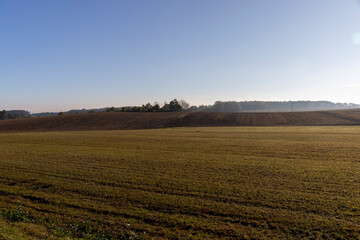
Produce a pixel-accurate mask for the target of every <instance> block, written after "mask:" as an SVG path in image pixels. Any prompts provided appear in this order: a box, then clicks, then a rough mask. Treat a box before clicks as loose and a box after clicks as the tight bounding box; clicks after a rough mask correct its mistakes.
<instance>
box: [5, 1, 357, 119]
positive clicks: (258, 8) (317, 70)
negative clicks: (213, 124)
mask: <svg viewBox="0 0 360 240" xmlns="http://www.w3.org/2000/svg"><path fill="white" fill-rule="evenodd" d="M0 89H1V93H0V109H27V110H30V111H31V112H40V111H60V110H69V109H74V108H92V107H105V106H124V105H139V104H142V103H146V102H151V103H152V102H154V101H158V102H163V101H169V100H171V99H173V98H178V99H185V100H187V101H189V102H190V103H191V104H196V105H197V104H212V103H213V102H214V101H216V100H236V101H240V100H330V101H334V102H354V103H360V2H359V1H357V0H316V1H315V0H272V1H269V0H243V1H242V0H223V1H222V0H162V1H161V0H151V1H149V0H136V1H133V0H114V1H112V0H106V1H103V0H98V1H95V0H76V1H74V0H54V1H45V0H31V1H29V0H22V1H20V0H0Z"/></svg>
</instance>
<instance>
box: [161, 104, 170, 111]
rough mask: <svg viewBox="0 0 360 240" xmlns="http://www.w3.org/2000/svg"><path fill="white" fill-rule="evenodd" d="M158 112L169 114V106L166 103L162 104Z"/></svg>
mask: <svg viewBox="0 0 360 240" xmlns="http://www.w3.org/2000/svg"><path fill="white" fill-rule="evenodd" d="M160 112H170V106H169V104H168V103H167V102H164V105H163V106H162V108H161V109H160Z"/></svg>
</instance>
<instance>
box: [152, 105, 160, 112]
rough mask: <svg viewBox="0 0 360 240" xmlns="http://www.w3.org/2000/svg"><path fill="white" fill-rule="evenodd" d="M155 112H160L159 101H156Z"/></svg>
mask: <svg viewBox="0 0 360 240" xmlns="http://www.w3.org/2000/svg"><path fill="white" fill-rule="evenodd" d="M152 109H153V112H160V106H159V104H158V103H154V106H153V107H152Z"/></svg>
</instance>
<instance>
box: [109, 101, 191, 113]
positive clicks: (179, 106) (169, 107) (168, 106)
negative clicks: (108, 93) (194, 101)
mask: <svg viewBox="0 0 360 240" xmlns="http://www.w3.org/2000/svg"><path fill="white" fill-rule="evenodd" d="M189 107H190V104H189V103H188V102H186V101H185V100H180V101H178V100H177V99H174V100H172V101H170V103H167V102H165V103H164V104H163V106H162V107H160V104H159V103H154V104H151V103H147V104H143V105H142V106H134V107H120V108H115V107H111V108H108V109H106V112H181V111H184V110H186V109H188V108H189Z"/></svg>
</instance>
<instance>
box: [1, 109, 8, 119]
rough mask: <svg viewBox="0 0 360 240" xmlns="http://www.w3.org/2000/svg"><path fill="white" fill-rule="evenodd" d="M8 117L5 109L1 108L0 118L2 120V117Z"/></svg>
mask: <svg viewBox="0 0 360 240" xmlns="http://www.w3.org/2000/svg"><path fill="white" fill-rule="evenodd" d="M8 118H9V114H8V112H7V111H6V110H2V111H1V112H0V120H4V119H8Z"/></svg>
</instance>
